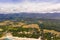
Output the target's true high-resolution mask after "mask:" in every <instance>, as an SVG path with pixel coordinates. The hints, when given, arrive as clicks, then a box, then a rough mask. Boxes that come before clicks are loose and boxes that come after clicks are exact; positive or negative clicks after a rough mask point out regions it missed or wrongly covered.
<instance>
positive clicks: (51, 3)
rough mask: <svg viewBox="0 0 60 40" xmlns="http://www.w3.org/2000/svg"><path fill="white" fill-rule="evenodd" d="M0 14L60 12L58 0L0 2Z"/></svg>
mask: <svg viewBox="0 0 60 40" xmlns="http://www.w3.org/2000/svg"><path fill="white" fill-rule="evenodd" d="M13 10H15V11H13ZM0 12H43V13H45V12H51V13H52V12H60V0H0Z"/></svg>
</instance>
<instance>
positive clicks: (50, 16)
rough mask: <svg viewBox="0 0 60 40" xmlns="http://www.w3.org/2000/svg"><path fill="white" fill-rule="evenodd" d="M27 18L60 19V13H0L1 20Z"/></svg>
mask: <svg viewBox="0 0 60 40" xmlns="http://www.w3.org/2000/svg"><path fill="white" fill-rule="evenodd" d="M16 18H18V19H25V18H36V19H40V18H41V19H60V13H45V14H43V13H11V14H3V13H2V14H0V20H12V19H16Z"/></svg>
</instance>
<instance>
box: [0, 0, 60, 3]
mask: <svg viewBox="0 0 60 40" xmlns="http://www.w3.org/2000/svg"><path fill="white" fill-rule="evenodd" d="M25 1H28V2H53V3H56V2H57V3H59V2H60V0H0V2H1V3H21V2H25Z"/></svg>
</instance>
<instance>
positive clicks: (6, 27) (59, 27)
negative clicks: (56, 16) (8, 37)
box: [0, 19, 60, 40]
mask: <svg viewBox="0 0 60 40" xmlns="http://www.w3.org/2000/svg"><path fill="white" fill-rule="evenodd" d="M39 21H40V22H42V24H41V23H38V22H39ZM2 24H3V25H2ZM30 24H37V25H38V26H37V27H35V25H34V26H32V25H30ZM26 25H27V26H26ZM25 26H26V27H25ZM45 29H46V30H49V31H51V30H54V31H56V32H59V34H57V33H54V32H52V31H51V32H44V30H45ZM6 31H7V32H9V33H11V34H12V35H13V36H16V37H28V38H39V37H40V36H41V37H43V38H44V39H47V40H60V36H58V35H60V21H59V20H47V19H45V20H40V19H37V20H31V21H30V20H28V21H26V20H23V21H22V20H20V21H16V22H15V21H9V20H7V21H4V22H0V37H2V36H4V32H6Z"/></svg>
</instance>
